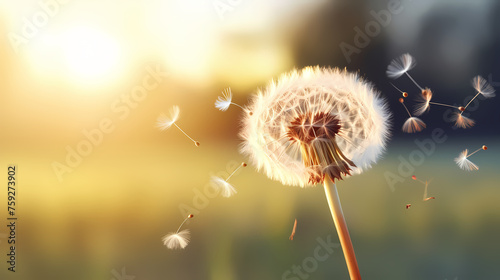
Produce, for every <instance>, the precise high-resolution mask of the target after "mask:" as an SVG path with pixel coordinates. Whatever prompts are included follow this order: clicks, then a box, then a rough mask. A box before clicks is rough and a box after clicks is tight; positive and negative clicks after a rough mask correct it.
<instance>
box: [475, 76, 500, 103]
mask: <svg viewBox="0 0 500 280" xmlns="http://www.w3.org/2000/svg"><path fill="white" fill-rule="evenodd" d="M471 83H472V86H473V87H474V89H475V90H476V91H477V92H479V93H481V94H482V95H483V96H484V97H486V98H491V97H495V89H494V88H493V87H492V86H491V85H490V84H489V83H488V82H486V80H485V79H484V78H483V77H481V76H476V77H474V78H473V79H472V81H471Z"/></svg>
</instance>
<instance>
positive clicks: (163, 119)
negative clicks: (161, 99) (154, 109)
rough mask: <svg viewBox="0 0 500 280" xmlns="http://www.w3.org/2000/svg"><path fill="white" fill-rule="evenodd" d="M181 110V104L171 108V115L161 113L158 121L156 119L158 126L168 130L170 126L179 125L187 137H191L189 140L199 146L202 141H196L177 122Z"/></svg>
mask: <svg viewBox="0 0 500 280" xmlns="http://www.w3.org/2000/svg"><path fill="white" fill-rule="evenodd" d="M180 112H181V110H180V109H179V106H173V107H172V108H171V109H170V117H167V116H166V115H165V114H163V113H162V114H161V115H160V116H159V117H158V119H157V121H156V126H157V127H158V128H159V129H160V130H162V131H163V130H166V129H168V128H169V127H171V126H172V125H174V126H175V127H177V128H178V129H179V130H180V131H181V132H182V133H184V135H186V137H187V138H189V140H191V141H193V143H194V145H195V146H196V147H199V146H200V142H198V141H195V140H194V139H193V138H191V137H190V136H189V135H188V134H187V133H186V132H184V130H182V129H181V128H180V127H179V126H178V125H177V124H176V123H175V122H177V120H178V119H179V114H180Z"/></svg>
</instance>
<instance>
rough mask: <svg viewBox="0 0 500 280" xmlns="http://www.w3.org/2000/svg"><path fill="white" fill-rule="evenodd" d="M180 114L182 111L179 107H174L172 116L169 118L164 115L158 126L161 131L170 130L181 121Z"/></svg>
mask: <svg viewBox="0 0 500 280" xmlns="http://www.w3.org/2000/svg"><path fill="white" fill-rule="evenodd" d="M180 112H181V110H180V109H179V106H177V105H174V106H172V108H170V116H169V117H167V116H166V115H165V114H163V113H162V114H161V115H160V116H159V117H158V120H157V122H156V126H157V127H158V128H160V130H165V129H168V128H169V127H171V126H172V125H173V124H174V123H175V122H176V121H177V120H178V119H179V114H180Z"/></svg>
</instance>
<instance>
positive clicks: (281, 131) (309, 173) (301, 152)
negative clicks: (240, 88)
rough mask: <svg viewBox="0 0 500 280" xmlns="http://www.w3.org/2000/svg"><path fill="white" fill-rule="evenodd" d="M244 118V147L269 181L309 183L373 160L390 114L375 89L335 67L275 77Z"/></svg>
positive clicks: (382, 143)
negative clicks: (249, 113) (250, 113)
mask: <svg viewBox="0 0 500 280" xmlns="http://www.w3.org/2000/svg"><path fill="white" fill-rule="evenodd" d="M249 110H250V111H252V112H253V114H252V115H246V116H245V117H244V119H243V127H242V130H241V132H240V136H241V137H242V138H243V140H244V142H243V144H242V147H241V152H242V153H243V154H245V155H248V156H249V157H250V161H251V162H252V163H253V164H254V165H256V166H257V168H258V169H259V170H261V169H262V170H264V172H265V173H266V174H267V176H268V177H269V178H271V179H274V180H278V181H281V182H282V183H283V184H286V185H295V186H301V187H305V186H308V185H312V184H315V183H319V182H320V181H322V180H323V178H324V177H325V176H326V175H328V176H329V177H330V178H331V179H335V178H337V179H340V176H341V175H346V176H347V175H350V171H353V172H354V173H361V172H362V170H363V169H365V168H369V167H370V166H371V164H372V163H375V162H376V160H377V159H378V157H379V156H380V155H381V153H382V152H383V150H384V148H385V144H386V141H387V139H388V135H389V118H390V114H389V112H388V110H387V105H386V103H385V101H384V100H383V99H381V98H380V97H379V93H378V92H377V91H376V90H375V89H374V88H373V86H372V85H371V84H370V83H368V82H366V81H364V80H363V79H361V78H360V77H359V76H358V75H357V74H354V73H349V72H347V71H345V70H343V71H341V70H339V69H337V68H335V69H330V68H320V67H306V68H304V69H302V70H300V71H297V70H294V71H292V72H290V73H286V74H284V75H282V76H281V77H280V78H279V79H278V80H277V81H271V82H270V84H269V85H268V86H267V87H266V88H265V89H264V90H259V92H258V93H257V94H256V95H255V96H253V98H252V100H251V102H250V105H249Z"/></svg>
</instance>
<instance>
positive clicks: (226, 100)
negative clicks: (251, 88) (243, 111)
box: [215, 88, 233, 111]
mask: <svg viewBox="0 0 500 280" xmlns="http://www.w3.org/2000/svg"><path fill="white" fill-rule="evenodd" d="M232 99H233V93H232V92H231V88H227V89H225V90H224V91H223V92H222V96H219V97H218V98H217V100H216V101H215V108H217V109H219V110H221V111H226V110H227V109H228V108H229V106H230V105H231V100H232Z"/></svg>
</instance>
